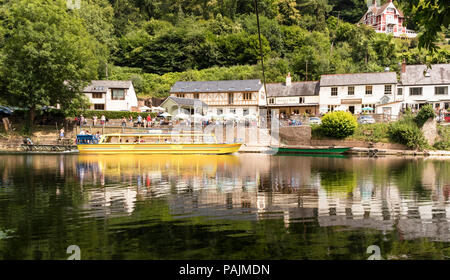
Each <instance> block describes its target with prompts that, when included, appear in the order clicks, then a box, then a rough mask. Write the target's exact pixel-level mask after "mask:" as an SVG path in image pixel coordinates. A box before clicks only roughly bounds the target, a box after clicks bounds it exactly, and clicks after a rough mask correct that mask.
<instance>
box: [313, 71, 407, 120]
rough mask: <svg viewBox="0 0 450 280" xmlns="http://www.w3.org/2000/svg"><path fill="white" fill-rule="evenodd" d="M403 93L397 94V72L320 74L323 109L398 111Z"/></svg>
mask: <svg viewBox="0 0 450 280" xmlns="http://www.w3.org/2000/svg"><path fill="white" fill-rule="evenodd" d="M402 101H403V96H401V97H400V98H399V97H398V96H397V74H396V73H395V72H381V73H354V74H334V75H322V76H321V78H320V92H319V104H320V112H321V113H326V112H330V111H334V110H335V109H337V108H338V107H339V109H341V110H345V111H349V112H350V113H352V114H360V113H362V112H363V110H362V109H363V108H368V107H370V108H372V109H373V110H370V111H367V113H376V114H387V115H398V112H399V110H400V109H401V105H402Z"/></svg>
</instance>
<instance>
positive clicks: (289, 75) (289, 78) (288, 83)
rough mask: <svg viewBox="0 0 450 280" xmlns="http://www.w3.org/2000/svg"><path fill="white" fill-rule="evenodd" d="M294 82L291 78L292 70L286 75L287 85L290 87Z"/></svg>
mask: <svg viewBox="0 0 450 280" xmlns="http://www.w3.org/2000/svg"><path fill="white" fill-rule="evenodd" d="M291 84H292V80H291V72H289V73H288V74H287V76H286V86H287V87H289V86H291Z"/></svg>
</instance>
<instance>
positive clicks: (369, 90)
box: [366, 86, 372, 95]
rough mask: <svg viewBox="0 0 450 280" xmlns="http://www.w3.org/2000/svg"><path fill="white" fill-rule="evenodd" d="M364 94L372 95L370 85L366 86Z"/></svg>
mask: <svg viewBox="0 0 450 280" xmlns="http://www.w3.org/2000/svg"><path fill="white" fill-rule="evenodd" d="M366 95H372V86H366Z"/></svg>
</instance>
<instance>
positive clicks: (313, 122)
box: [309, 117, 322, 124]
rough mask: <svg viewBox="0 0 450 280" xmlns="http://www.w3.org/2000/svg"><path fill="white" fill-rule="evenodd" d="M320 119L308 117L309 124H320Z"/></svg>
mask: <svg viewBox="0 0 450 280" xmlns="http://www.w3.org/2000/svg"><path fill="white" fill-rule="evenodd" d="M321 123H322V120H321V119H320V118H317V117H310V118H309V124H321Z"/></svg>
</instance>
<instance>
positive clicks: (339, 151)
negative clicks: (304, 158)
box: [271, 146, 351, 154]
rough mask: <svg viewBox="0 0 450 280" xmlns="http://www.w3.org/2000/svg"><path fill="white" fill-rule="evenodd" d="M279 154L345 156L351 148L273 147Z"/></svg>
mask: <svg viewBox="0 0 450 280" xmlns="http://www.w3.org/2000/svg"><path fill="white" fill-rule="evenodd" d="M271 149H272V150H273V151H276V152H277V153H302V154H343V153H345V152H347V151H348V150H350V149H351V148H350V147H289V146H284V147H283V146H282V147H277V146H271Z"/></svg>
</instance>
